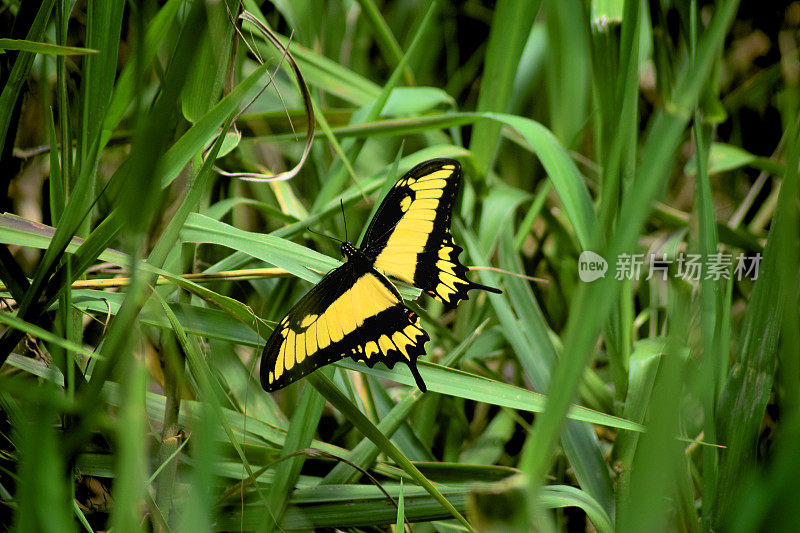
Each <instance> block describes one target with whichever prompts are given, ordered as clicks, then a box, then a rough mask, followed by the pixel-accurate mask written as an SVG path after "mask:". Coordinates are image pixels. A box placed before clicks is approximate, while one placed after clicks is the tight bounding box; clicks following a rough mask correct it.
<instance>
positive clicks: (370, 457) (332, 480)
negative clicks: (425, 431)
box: [320, 325, 483, 485]
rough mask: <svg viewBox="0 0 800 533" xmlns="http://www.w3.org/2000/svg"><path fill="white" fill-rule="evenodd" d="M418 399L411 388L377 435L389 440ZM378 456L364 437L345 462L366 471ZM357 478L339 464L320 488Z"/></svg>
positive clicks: (452, 357) (449, 360)
mask: <svg viewBox="0 0 800 533" xmlns="http://www.w3.org/2000/svg"><path fill="white" fill-rule="evenodd" d="M482 329H483V326H482V325H481V326H479V327H478V328H477V329H476V330H475V331H474V332H473V334H472V335H470V336H469V337H467V338H466V339H464V341H462V342H461V344H459V345H458V346H457V347H456V348H455V349H454V350H453V351H451V352H450V353H449V354H448V355H447V356H446V357H445V358H444V359H443V360H442V365H443V366H447V367H450V366H453V365H455V364H456V363H457V362H458V360H459V358H460V357H461V356H462V355H463V354H464V352H465V351H466V350H467V348H469V346H470V345H471V344H472V342H473V341H474V340H475V337H476V336H477V335H478V334H479V333H480V331H481V330H482ZM421 399H422V393H421V392H420V391H419V389H418V388H416V387H412V389H411V391H410V392H409V393H408V395H407V396H405V397H404V398H403V399H402V400H400V401H399V402H397V404H396V405H395V406H394V407H392V410H391V411H389V412H388V413H387V414H386V415H385V416H382V417H381V420H380V422H379V423H378V426H377V427H378V429H379V430H380V432H381V433H383V434H384V435H386V436H387V437H388V438H391V437H392V435H393V434H394V432H395V431H397V429H398V428H399V427H400V425H401V424H403V423H404V422H405V421H406V420H407V419H408V417H409V415H410V414H411V412H412V410H413V409H414V407H415V406H416V405H417V404H418V403H419V401H420V400H421ZM378 453H380V450H379V449H378V447H377V446H376V445H375V443H373V442H372V441H371V440H370V439H368V438H367V437H364V438H362V439H361V442H359V443H358V444H356V446H355V447H354V448H353V449H352V450H351V451H350V453H349V454H348V456H347V457H346V459H347V460H348V461H350V462H351V463H353V464H356V465H358V466H360V467H361V468H368V467H369V466H370V465H371V464H372V462H373V461H374V460H375V459H376V458H377V457H378ZM360 475H361V473H360V472H358V471H357V470H355V469H354V468H353V467H351V466H349V465H346V464H344V463H339V464H338V465H336V466H334V467H333V468H332V469H331V471H330V472H328V475H326V476H325V478H324V479H323V480H322V481H321V482H320V484H322V485H339V484H346V483H352V482H353V481H354V480H355V479H356V478H357V477H358V476H360Z"/></svg>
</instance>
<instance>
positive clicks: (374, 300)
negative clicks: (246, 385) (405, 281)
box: [261, 256, 429, 391]
mask: <svg viewBox="0 0 800 533" xmlns="http://www.w3.org/2000/svg"><path fill="white" fill-rule="evenodd" d="M428 340H429V337H428V334H427V333H425V331H424V330H423V329H422V327H421V326H420V324H419V316H417V315H416V314H415V313H413V312H412V311H411V310H410V309H408V308H407V307H406V306H405V305H403V300H402V298H401V297H400V294H399V293H398V292H397V289H395V287H394V286H393V285H392V284H391V282H390V281H389V280H387V279H386V278H385V277H384V276H383V275H381V274H380V273H379V272H376V271H375V270H374V269H373V268H372V267H371V266H370V265H369V263H368V262H367V261H364V260H363V256H359V257H356V258H351V259H350V260H348V261H347V262H346V263H345V264H344V265H342V266H340V267H339V268H337V269H335V270H333V271H332V272H331V273H330V274H328V275H327V276H325V277H324V278H323V279H322V281H320V282H319V283H318V284H317V285H316V286H315V287H314V288H313V289H311V290H310V291H309V292H308V294H306V295H305V296H304V297H303V298H302V299H300V301H299V302H297V304H295V306H294V307H293V308H292V309H291V310H290V311H289V313H288V314H287V315H286V317H285V318H284V319H283V320H282V321H281V322H280V323H279V324H278V325H277V326H276V327H275V330H274V331H273V332H272V335H271V336H270V338H269V340H268V341H267V344H266V346H265V347H264V352H263V355H262V359H261V384H262V386H263V387H264V388H265V389H266V390H267V391H274V390H277V389H280V388H282V387H285V386H286V385H288V384H289V383H292V382H293V381H296V380H298V379H300V378H301V377H303V376H305V375H306V374H308V373H310V372H313V371H314V370H316V369H317V368H319V367H321V366H324V365H327V364H329V363H332V362H334V361H338V360H339V359H342V358H344V357H347V356H350V357H352V358H353V359H354V360H356V361H363V362H365V363H366V364H367V365H368V366H370V367H371V366H373V365H374V364H375V363H376V362H382V363H384V364H386V366H388V367H389V368H392V367H394V365H395V363H397V362H398V361H402V362H403V363H406V364H407V365H408V367H409V368H410V369H411V373H412V374H413V375H414V379H415V380H416V381H417V384H418V386H419V388H420V389H421V390H423V391H424V390H425V384H424V382H423V381H422V378H421V377H420V375H419V372H418V370H417V367H416V361H417V357H419V356H420V355H422V354H424V353H425V348H424V347H425V343H426V342H427V341H428Z"/></svg>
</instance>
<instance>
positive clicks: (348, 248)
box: [341, 241, 357, 259]
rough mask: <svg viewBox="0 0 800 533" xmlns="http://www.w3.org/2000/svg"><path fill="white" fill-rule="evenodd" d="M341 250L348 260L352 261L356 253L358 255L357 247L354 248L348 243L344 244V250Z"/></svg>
mask: <svg viewBox="0 0 800 533" xmlns="http://www.w3.org/2000/svg"><path fill="white" fill-rule="evenodd" d="M341 249H342V255H343V256H344V257H345V258H346V259H350V258H351V257H353V256H354V255H356V253H357V250H356V247H355V246H353V245H352V244H350V243H349V242H347V241H345V242H343V243H342V248H341Z"/></svg>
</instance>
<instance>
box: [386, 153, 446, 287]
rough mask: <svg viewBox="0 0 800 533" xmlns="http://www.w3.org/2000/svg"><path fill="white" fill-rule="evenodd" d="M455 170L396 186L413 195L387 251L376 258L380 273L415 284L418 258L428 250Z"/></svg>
mask: <svg viewBox="0 0 800 533" xmlns="http://www.w3.org/2000/svg"><path fill="white" fill-rule="evenodd" d="M454 170H455V166H454V165H444V166H442V167H439V169H438V170H436V171H434V172H431V173H429V174H425V175H422V176H420V177H417V178H405V179H401V180H400V181H399V182H398V183H397V185H395V187H399V188H404V189H406V190H409V191H410V192H409V193H407V194H406V195H405V196H404V197H403V198H402V199H401V200H400V209H401V211H402V212H403V216H402V218H401V219H400V221H399V222H398V223H397V225H396V226H395V227H394V229H393V230H392V232H391V235H390V236H389V239H388V240H387V241H386V246H385V247H384V248H383V251H382V252H381V253H380V254H379V255H378V256H377V257H376V258H375V268H376V269H378V270H379V271H381V272H383V273H385V274H391V275H392V276H394V277H396V278H398V279H401V280H403V281H405V282H406V283H410V284H413V283H414V277H415V273H416V270H417V256H418V255H419V254H420V253H422V252H423V251H424V250H425V245H426V244H427V243H428V238H429V236H430V234H431V233H432V232H433V231H434V227H435V226H434V224H435V222H436V218H437V214H438V211H439V210H440V209H441V208H442V201H441V198H442V194H443V192H444V189H445V187H447V185H448V180H449V179H451V178H453V176H454Z"/></svg>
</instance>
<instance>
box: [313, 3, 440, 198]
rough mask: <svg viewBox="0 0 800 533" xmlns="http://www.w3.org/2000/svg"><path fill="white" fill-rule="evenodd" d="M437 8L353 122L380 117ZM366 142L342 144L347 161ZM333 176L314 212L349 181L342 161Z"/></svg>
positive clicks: (423, 20)
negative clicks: (378, 90) (372, 98)
mask: <svg viewBox="0 0 800 533" xmlns="http://www.w3.org/2000/svg"><path fill="white" fill-rule="evenodd" d="M436 6H437V3H436V2H432V3H431V5H430V6H429V7H428V11H427V12H426V13H425V16H424V17H423V19H422V22H421V23H420V25H419V28H417V31H416V33H415V34H414V38H413V39H412V40H411V44H409V46H408V50H406V53H405V55H404V56H403V59H402V60H401V61H400V63H399V64H398V65H397V67H396V68H395V69H394V70H393V71H392V74H391V76H389V79H388V80H387V81H386V85H384V86H383V88H382V90H381V93H380V95H379V96H378V97H377V98H376V99H375V101H374V102H373V103H372V104H370V106H369V108H368V109H367V108H362V109H360V110H359V111H357V112H356V113H354V114H353V117H352V119H351V122H355V123H358V122H373V121H375V120H376V119H377V118H378V117H379V116H380V113H381V111H382V110H383V107H384V106H385V105H386V101H387V100H388V99H389V96H390V95H391V93H392V89H394V87H395V86H396V85H397V83H398V82H399V81H400V77H401V75H402V74H403V72H404V71H405V69H406V66H407V65H408V61H409V59H410V58H411V57H412V56H413V55H414V54H415V53H416V52H417V49H418V48H419V45H420V43H422V41H423V39H422V37H423V36H424V35H425V32H426V31H427V29H428V26H429V25H430V24H431V22H432V21H433V14H434V12H435V11H436ZM364 142H365V141H364V140H361V139H355V140H351V142H347V143H342V148H343V150H344V152H345V154H346V155H347V156H348V157H347V159H348V160H349V161H355V160H356V159H357V158H358V154H359V153H360V152H361V148H362V147H363V146H364ZM331 174H332V175H331V176H330V178H328V180H327V181H326V182H325V184H324V185H323V186H322V189H321V190H320V191H319V194H318V195H317V198H316V199H315V200H314V205H313V208H312V211H316V210H318V209H319V207H320V206H322V205H324V204H326V203H328V202H329V201H330V200H332V199H333V198H334V197H335V196H336V194H337V193H338V191H340V190H341V189H342V187H343V186H344V184H345V181H346V179H347V174H346V169H345V168H343V166H342V163H341V161H339V160H337V161H336V162H334V165H333V168H332V169H331Z"/></svg>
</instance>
